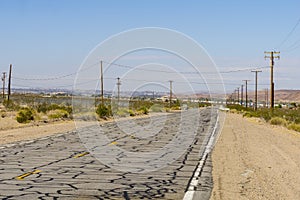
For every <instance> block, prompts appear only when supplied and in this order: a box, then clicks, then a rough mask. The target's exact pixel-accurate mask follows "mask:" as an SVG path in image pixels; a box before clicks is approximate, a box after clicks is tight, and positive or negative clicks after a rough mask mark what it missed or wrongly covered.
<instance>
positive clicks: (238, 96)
mask: <svg viewBox="0 0 300 200" xmlns="http://www.w3.org/2000/svg"><path fill="white" fill-rule="evenodd" d="M236 91H237V103H238V104H239V102H240V88H239V87H238V88H237V89H236Z"/></svg>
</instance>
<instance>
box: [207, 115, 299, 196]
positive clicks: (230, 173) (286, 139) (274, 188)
mask: <svg viewBox="0 0 300 200" xmlns="http://www.w3.org/2000/svg"><path fill="white" fill-rule="evenodd" d="M225 121H226V122H225V124H224V127H223V130H222V134H221V136H220V138H219V140H218V142H217V144H216V146H215V149H214V151H213V153H212V162H213V180H214V189H213V192H212V196H211V199H300V134H299V133H297V132H294V131H289V130H287V129H285V128H283V127H275V126H271V125H269V124H266V123H265V122H261V121H260V120H258V119H246V118H243V117H242V116H241V115H238V114H231V113H230V114H227V116H226V120H225Z"/></svg>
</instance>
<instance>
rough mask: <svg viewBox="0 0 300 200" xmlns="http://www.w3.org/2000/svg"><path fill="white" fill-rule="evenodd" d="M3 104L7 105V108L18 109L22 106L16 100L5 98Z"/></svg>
mask: <svg viewBox="0 0 300 200" xmlns="http://www.w3.org/2000/svg"><path fill="white" fill-rule="evenodd" d="M3 105H4V106H5V108H6V109H7V110H13V111H18V110H20V108H21V107H20V105H19V104H17V103H16V102H14V101H12V100H4V101H3Z"/></svg>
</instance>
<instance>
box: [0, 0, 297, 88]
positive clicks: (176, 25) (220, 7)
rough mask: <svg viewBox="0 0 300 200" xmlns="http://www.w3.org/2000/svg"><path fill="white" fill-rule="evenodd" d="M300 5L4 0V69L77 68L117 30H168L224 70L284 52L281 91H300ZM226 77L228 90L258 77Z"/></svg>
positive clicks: (278, 70) (278, 76)
mask: <svg viewBox="0 0 300 200" xmlns="http://www.w3.org/2000/svg"><path fill="white" fill-rule="evenodd" d="M299 9H300V1H298V0H287V1H270V0H254V1H248V0H247V1H246V0H235V1H234V0H227V1H221V0H212V1H201V0H198V1H197V0H194V1H193V0H191V1H176V0H164V1H158V0H151V1H146V0H143V1H138V0H128V1H121V0H119V1H116V0H109V1H108V0H107V1H104V0H102V1H101V0H98V1H95V0H94V1H93V0H87V1H83V0H81V1H79V0H61V1H58V0H52V1H50V0H49V1H46V0H18V1H17V0H0V27H1V28H0V30H1V31H0V55H1V56H0V70H1V71H7V70H8V66H9V64H13V66H14V75H15V76H17V77H28V78H29V79H30V78H32V77H45V78H47V77H53V76H60V75H64V74H69V73H73V72H76V71H77V70H78V68H79V67H80V65H81V64H82V62H83V60H84V59H85V58H86V56H87V55H88V54H89V52H90V51H91V50H92V49H93V48H94V47H95V46H96V45H98V44H99V43H100V42H102V41H104V40H105V39H107V38H108V37H110V36H111V35H114V34H117V33H119V32H122V31H126V30H128V29H133V28H141V27H162V28H169V29H173V30H176V31H179V32H182V33H184V34H186V35H188V36H190V37H191V38H193V39H194V40H195V41H197V42H198V43H199V44H200V45H202V46H203V47H204V48H205V49H206V51H207V52H208V53H209V55H210V56H211V57H212V59H213V60H214V62H215V63H216V64H217V66H218V67H219V69H220V71H226V70H235V69H243V68H251V67H253V68H255V67H262V66H267V65H268V64H269V61H268V60H264V51H269V50H279V51H281V59H280V61H278V62H277V61H276V63H275V87H276V89H284V88H286V89H300V86H299V80H298V74H300V67H299V64H300V56H299V54H300V46H299V45H300V34H299V33H300V24H299V26H297V27H296V28H295V29H294V31H293V32H292V34H289V33H290V32H291V30H292V29H293V27H295V25H296V23H297V21H298V20H300V12H299ZM287 36H289V37H288V38H287ZM286 38H287V40H285V39H286ZM283 41H284V42H283ZM282 42H283V44H282ZM223 75H224V82H225V87H226V90H227V91H231V90H233V89H234V88H235V87H237V86H239V85H240V84H241V83H242V81H241V80H242V79H251V80H252V79H253V77H254V74H252V73H251V72H242V73H229V74H223ZM72 78H73V77H69V79H65V80H58V81H56V82H54V83H53V82H46V83H45V82H41V83H40V82H38V81H34V80H31V81H30V80H23V81H21V80H15V81H14V82H13V84H15V87H17V86H22V85H23V86H36V85H39V86H43V87H51V86H52V85H53V86H54V87H58V86H59V85H61V86H66V85H70V84H72V81H73V80H72ZM260 78H261V81H260V84H261V85H260V88H261V89H262V88H265V87H268V85H267V84H268V83H269V79H268V78H269V71H268V69H266V70H264V71H263V73H261V74H260ZM226 83H228V84H227V85H226ZM43 84H45V85H43ZM57 84H58V85H57ZM108 87H113V86H112V85H111V86H108ZM251 87H252V86H251Z"/></svg>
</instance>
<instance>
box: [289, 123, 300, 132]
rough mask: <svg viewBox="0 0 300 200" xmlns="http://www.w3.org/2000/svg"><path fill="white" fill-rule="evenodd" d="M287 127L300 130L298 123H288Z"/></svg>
mask: <svg viewBox="0 0 300 200" xmlns="http://www.w3.org/2000/svg"><path fill="white" fill-rule="evenodd" d="M287 128H288V129H290V130H294V131H298V132H300V124H295V123H292V124H289V125H288V126H287Z"/></svg>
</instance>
